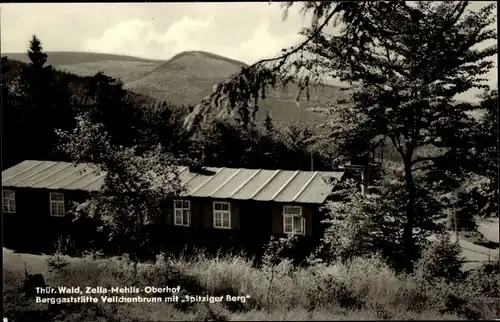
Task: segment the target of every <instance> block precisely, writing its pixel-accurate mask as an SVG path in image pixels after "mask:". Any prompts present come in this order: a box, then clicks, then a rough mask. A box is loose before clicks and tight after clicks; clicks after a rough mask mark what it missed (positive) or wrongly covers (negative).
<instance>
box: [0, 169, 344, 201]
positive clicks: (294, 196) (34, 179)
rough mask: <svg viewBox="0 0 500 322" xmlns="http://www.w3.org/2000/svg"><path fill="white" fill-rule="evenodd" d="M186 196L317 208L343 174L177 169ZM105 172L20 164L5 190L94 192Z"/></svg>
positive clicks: (5, 178) (5, 180)
mask: <svg viewBox="0 0 500 322" xmlns="http://www.w3.org/2000/svg"><path fill="white" fill-rule="evenodd" d="M179 171H180V179H181V182H182V184H183V186H185V188H186V190H187V193H186V195H187V196H191V197H206V198H214V199H237V200H259V201H277V202H297V203H314V204H321V203H323V202H324V201H325V199H326V197H327V196H328V194H329V193H330V191H331V189H332V186H331V184H329V183H327V182H326V181H325V178H335V179H340V178H341V177H342V176H343V172H341V171H331V172H322V171H315V172H312V171H311V172H309V171H286V170H256V169H234V168H213V167H206V168H204V170H203V172H202V173H195V172H190V171H189V169H188V167H179ZM104 176H105V173H99V172H98V171H97V168H96V167H95V166H94V165H91V164H78V165H74V164H71V163H67V162H53V161H31V160H28V161H24V162H21V163H19V164H18V165H15V166H13V167H12V168H9V169H7V170H5V171H3V172H2V186H3V187H22V188H40V189H53V190H56V189H62V190H85V191H97V190H99V189H100V187H101V186H102V184H103V183H104Z"/></svg>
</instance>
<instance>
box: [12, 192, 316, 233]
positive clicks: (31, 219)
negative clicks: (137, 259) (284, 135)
mask: <svg viewBox="0 0 500 322" xmlns="http://www.w3.org/2000/svg"><path fill="white" fill-rule="evenodd" d="M5 190H13V191H15V193H16V210H17V213H16V214H13V215H10V214H4V221H5V225H6V226H5V227H6V228H7V227H9V226H11V227H13V229H12V230H11V231H16V232H19V231H22V233H21V234H24V235H25V236H31V237H32V236H35V235H36V234H39V235H40V234H41V235H44V234H46V235H49V234H56V233H63V232H64V231H65V229H67V227H70V226H71V222H72V219H73V218H72V217H70V216H66V217H53V216H50V203H49V193H50V192H62V193H63V194H64V201H65V209H66V211H68V210H69V209H70V207H71V201H75V202H82V201H84V200H85V199H86V198H88V197H89V193H87V192H84V191H57V190H47V189H30V188H24V189H23V188H12V189H10V188H5ZM187 200H190V202H191V214H192V218H191V227H175V226H174V225H173V222H174V221H173V218H174V216H173V209H174V201H173V200H170V201H168V202H166V204H165V205H164V206H165V207H166V209H167V210H168V211H167V215H166V216H165V218H160V219H159V220H158V228H157V231H158V232H159V233H160V235H161V234H162V231H163V230H164V229H163V228H162V227H165V225H167V226H174V227H172V228H173V229H174V230H178V231H179V232H180V234H185V233H186V234H187V235H189V236H192V234H193V233H195V231H197V230H199V229H206V228H208V229H209V231H211V232H212V233H214V234H222V235H228V234H233V235H234V233H236V234H238V236H239V235H241V236H239V238H242V239H249V240H250V239H252V240H255V242H257V241H263V240H267V237H266V236H269V234H271V233H272V234H278V235H280V234H283V206H285V205H286V204H281V203H276V202H261V201H243V200H230V201H228V202H229V203H230V207H231V229H230V230H229V229H210V228H213V202H214V200H213V199H209V198H187ZM220 201H224V200H220ZM302 207H303V215H304V216H305V218H306V236H316V237H320V236H321V235H322V229H321V227H320V220H321V219H322V217H320V213H319V211H318V207H317V206H315V205H307V204H306V205H302ZM73 226H74V225H73ZM73 226H71V227H72V229H73V230H74V229H75V227H73ZM89 227H90V226H89ZM89 227H86V228H87V230H88V229H90V228H89ZM7 229H8V228H7ZM193 230H194V231H193ZM184 231H185V233H184ZM40 238H41V237H40ZM30 239H31V238H30Z"/></svg>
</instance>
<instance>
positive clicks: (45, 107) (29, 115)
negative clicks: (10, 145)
mask: <svg viewBox="0 0 500 322" xmlns="http://www.w3.org/2000/svg"><path fill="white" fill-rule="evenodd" d="M42 50H43V48H42V43H41V41H40V40H39V39H38V38H37V37H36V36H35V35H34V36H33V38H32V39H31V41H30V47H29V49H28V52H27V55H28V57H29V58H30V63H29V64H28V65H26V66H23V65H22V67H21V71H20V73H19V74H18V75H17V77H16V79H14V80H13V82H12V86H11V98H12V99H13V100H15V101H16V107H15V108H14V107H13V106H11V107H9V108H13V109H15V110H16V112H15V120H16V122H17V124H18V126H19V127H20V128H19V129H18V130H17V132H18V134H19V138H20V139H19V140H18V142H17V144H18V145H21V146H23V148H22V150H23V152H21V154H22V155H21V160H24V159H36V160H46V159H50V158H54V159H59V158H58V157H57V156H55V155H53V152H54V148H55V144H56V143H57V136H56V134H55V129H56V128H62V129H69V128H72V126H74V116H75V115H74V114H73V109H72V106H71V103H70V102H71V89H70V85H69V82H68V81H67V79H64V78H63V77H61V75H59V76H58V75H56V71H55V70H53V69H52V67H51V66H46V65H45V64H46V62H47V54H45V53H44V52H43V51H42ZM18 154H19V152H18Z"/></svg>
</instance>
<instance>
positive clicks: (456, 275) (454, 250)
mask: <svg viewBox="0 0 500 322" xmlns="http://www.w3.org/2000/svg"><path fill="white" fill-rule="evenodd" d="M460 252H461V248H460V245H459V244H458V243H451V241H450V236H449V234H448V233H444V234H439V235H437V240H436V241H434V242H432V243H431V244H430V245H428V247H427V248H426V249H425V250H424V251H423V254H422V257H420V259H419V261H418V263H417V265H416V268H417V273H418V274H421V275H422V276H423V278H425V279H427V280H431V279H433V278H444V279H446V280H447V281H453V280H458V279H460V278H461V277H462V271H461V267H462V261H463V258H462V257H461V256H460Z"/></svg>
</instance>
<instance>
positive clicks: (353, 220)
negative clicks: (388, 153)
mask: <svg viewBox="0 0 500 322" xmlns="http://www.w3.org/2000/svg"><path fill="white" fill-rule="evenodd" d="M403 176H404V171H402V169H387V170H385V171H384V173H383V175H382V176H381V178H380V179H379V180H376V181H375V182H374V183H373V186H374V187H373V189H372V191H376V193H371V194H368V195H366V196H363V195H362V194H361V193H360V192H359V191H358V189H357V184H356V181H355V180H346V181H344V182H339V183H337V184H336V189H335V192H334V194H333V195H334V197H335V198H333V200H334V201H331V202H329V203H328V204H327V205H326V207H325V208H326V210H328V214H329V216H328V217H327V219H326V220H325V223H326V224H328V225H327V228H326V230H325V236H324V245H325V246H326V247H327V249H329V250H330V252H329V253H330V255H331V256H333V259H340V260H343V261H345V260H351V259H353V258H355V257H358V256H370V255H373V254H375V253H378V254H380V255H381V257H382V258H383V259H384V260H385V261H386V262H387V264H389V265H390V267H392V268H394V269H395V270H397V271H401V270H402V269H404V268H405V262H404V256H403V255H404V253H405V248H404V235H403V231H404V227H405V224H406V222H405V218H404V216H401V214H402V213H404V212H405V207H406V201H405V189H404V181H403V180H401V178H402V177H403ZM422 179H423V177H422V176H418V177H417V178H416V180H415V188H416V199H417V202H416V204H417V207H416V208H415V227H414V228H415V232H414V235H413V237H414V239H415V247H414V249H413V251H414V253H413V254H412V258H414V259H416V258H419V257H420V255H421V254H422V251H423V250H424V249H425V247H426V246H427V244H428V240H427V238H428V237H429V236H431V234H433V233H441V232H442V229H443V228H444V227H443V226H442V225H437V224H435V222H436V221H437V220H439V219H442V218H443V216H444V215H443V212H442V210H441V205H440V202H439V200H438V198H437V196H436V195H434V193H433V191H432V188H431V187H429V185H428V184H427V183H426V181H425V180H422ZM430 188H431V189H430Z"/></svg>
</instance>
